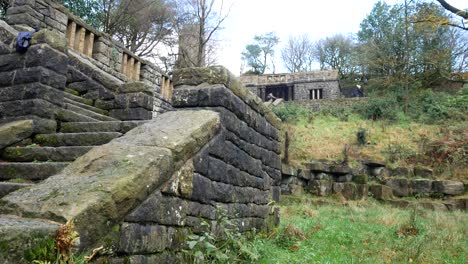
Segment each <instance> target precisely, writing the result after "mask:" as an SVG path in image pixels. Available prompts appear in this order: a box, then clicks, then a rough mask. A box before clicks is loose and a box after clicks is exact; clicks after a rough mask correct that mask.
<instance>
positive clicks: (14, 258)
mask: <svg viewBox="0 0 468 264" xmlns="http://www.w3.org/2000/svg"><path fill="white" fill-rule="evenodd" d="M59 226H60V224H59V223H56V222H52V221H47V220H42V219H31V218H20V217H15V216H0V245H1V246H2V247H1V250H0V259H1V260H2V263H18V264H23V263H30V262H28V261H26V260H25V259H24V255H25V253H26V252H27V251H29V250H33V249H35V248H38V247H40V246H41V245H43V244H44V243H45V242H47V240H52V239H53V237H54V236H55V233H56V232H57V230H58V228H59Z"/></svg>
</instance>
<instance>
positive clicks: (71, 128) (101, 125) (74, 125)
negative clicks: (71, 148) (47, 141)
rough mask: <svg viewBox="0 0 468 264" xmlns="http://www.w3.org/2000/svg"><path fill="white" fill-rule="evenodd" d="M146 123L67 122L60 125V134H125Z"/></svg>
mask: <svg viewBox="0 0 468 264" xmlns="http://www.w3.org/2000/svg"><path fill="white" fill-rule="evenodd" d="M146 122H147V121H109V122H69V123H62V127H61V129H60V132H62V133H86V132H120V133H127V132H128V131H130V130H132V129H134V128H135V127H137V126H140V125H143V124H144V123H146Z"/></svg>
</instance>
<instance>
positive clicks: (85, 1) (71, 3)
mask: <svg viewBox="0 0 468 264" xmlns="http://www.w3.org/2000/svg"><path fill="white" fill-rule="evenodd" d="M59 2H60V3H61V4H63V5H64V6H65V7H67V8H68V9H70V11H71V12H72V13H73V14H75V15H76V16H78V17H80V18H82V19H83V20H84V21H86V23H88V24H90V25H91V26H93V27H94V28H97V29H102V26H103V23H102V17H101V16H102V14H103V12H104V8H103V6H102V5H101V1H99V0H59Z"/></svg>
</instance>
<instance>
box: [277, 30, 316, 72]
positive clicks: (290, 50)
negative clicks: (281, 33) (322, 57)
mask: <svg viewBox="0 0 468 264" xmlns="http://www.w3.org/2000/svg"><path fill="white" fill-rule="evenodd" d="M313 52H314V44H313V43H312V42H311V41H310V39H309V38H308V37H307V35H302V36H299V37H289V40H288V42H287V44H286V46H285V47H284V48H283V50H282V51H281V58H282V59H283V63H284V65H285V66H286V68H287V69H288V71H290V72H300V71H310V70H312V63H313V61H314V55H313Z"/></svg>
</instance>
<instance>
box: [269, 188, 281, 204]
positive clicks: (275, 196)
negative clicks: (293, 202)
mask: <svg viewBox="0 0 468 264" xmlns="http://www.w3.org/2000/svg"><path fill="white" fill-rule="evenodd" d="M271 199H272V200H273V201H275V202H279V201H280V200H281V187H279V186H273V187H271Z"/></svg>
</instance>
